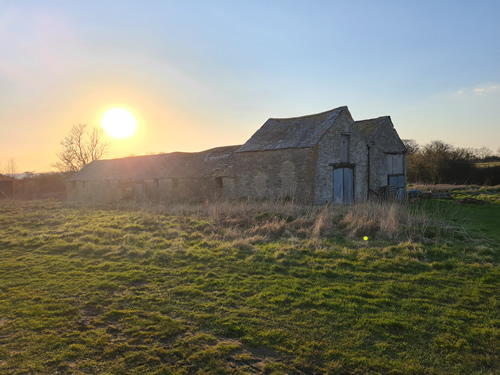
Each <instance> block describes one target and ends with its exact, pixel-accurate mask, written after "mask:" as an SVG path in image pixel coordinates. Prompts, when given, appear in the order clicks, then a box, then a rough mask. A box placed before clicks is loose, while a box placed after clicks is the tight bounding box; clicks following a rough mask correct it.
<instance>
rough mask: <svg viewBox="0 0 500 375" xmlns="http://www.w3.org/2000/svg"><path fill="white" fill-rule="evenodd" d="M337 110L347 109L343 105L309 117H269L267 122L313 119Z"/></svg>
mask: <svg viewBox="0 0 500 375" xmlns="http://www.w3.org/2000/svg"><path fill="white" fill-rule="evenodd" d="M339 109H342V110H346V109H347V106H346V105H343V106H340V107H337V108H333V109H329V110H328V111H323V112H319V113H313V114H310V115H304V116H294V117H270V118H269V119H268V121H269V120H276V121H280V120H294V119H303V118H307V117H314V116H319V115H324V114H325V113H329V112H334V111H337V110H339Z"/></svg>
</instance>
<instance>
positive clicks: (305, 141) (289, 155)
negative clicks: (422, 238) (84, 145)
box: [67, 107, 406, 204]
mask: <svg viewBox="0 0 500 375" xmlns="http://www.w3.org/2000/svg"><path fill="white" fill-rule="evenodd" d="M405 152H406V150H405V148H404V145H403V143H402V142H401V140H400V138H399V136H398V135H397V133H396V131H395V129H394V127H393V125H392V122H391V120H390V118H389V117H380V118H377V119H372V120H365V121H358V122H355V121H354V120H353V118H352V116H351V114H350V112H349V110H348V108H347V107H339V108H335V109H333V110H330V111H327V112H322V113H319V114H314V115H309V116H302V117H294V118H284V119H283V118H271V119H269V120H267V121H266V122H265V123H264V125H263V126H262V127H261V128H260V129H259V130H257V132H255V134H254V135H253V136H252V137H251V138H250V139H249V140H248V141H247V142H246V143H245V144H243V145H239V146H227V147H219V148H215V149H211V150H207V151H203V152H197V153H181V152H175V153H170V154H160V155H147V156H134V157H128V158H122V159H112V160H98V161H94V162H92V163H90V164H88V165H87V166H85V167H84V168H82V170H81V171H80V172H78V173H76V174H75V175H74V176H73V177H72V178H71V179H69V180H68V182H67V190H68V198H69V199H102V200H110V199H127V198H130V199H137V200H138V199H165V200H206V199H209V200H215V199H258V200H262V199H293V200H296V201H300V202H305V203H314V204H324V203H328V202H334V203H340V204H350V203H353V202H355V201H360V200H365V199H367V198H369V197H370V196H380V194H387V193H388V192H389V193H390V194H393V195H397V196H398V197H400V198H404V196H405V186H406V159H405Z"/></svg>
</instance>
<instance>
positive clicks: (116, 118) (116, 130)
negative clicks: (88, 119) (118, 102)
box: [101, 108, 137, 138]
mask: <svg viewBox="0 0 500 375" xmlns="http://www.w3.org/2000/svg"><path fill="white" fill-rule="evenodd" d="M101 125H102V127H103V129H104V130H105V131H106V133H108V134H109V135H110V136H112V137H115V138H125V137H130V136H131V135H132V134H134V133H135V130H136V128H137V121H136V119H135V117H134V115H132V113H130V112H129V111H127V110H126V109H123V108H112V109H109V110H107V111H106V112H105V113H104V115H103V116H102V118H101Z"/></svg>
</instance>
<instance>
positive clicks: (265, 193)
mask: <svg viewBox="0 0 500 375" xmlns="http://www.w3.org/2000/svg"><path fill="white" fill-rule="evenodd" d="M316 158H317V154H316V152H315V150H314V149H313V148H296V149H283V150H269V151H253V152H241V153H237V154H236V165H237V177H236V179H235V189H234V191H233V194H234V198H249V199H273V198H292V199H295V200H298V201H301V202H313V182H314V179H315V173H316V168H315V163H316Z"/></svg>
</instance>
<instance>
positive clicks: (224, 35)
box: [0, 0, 500, 172]
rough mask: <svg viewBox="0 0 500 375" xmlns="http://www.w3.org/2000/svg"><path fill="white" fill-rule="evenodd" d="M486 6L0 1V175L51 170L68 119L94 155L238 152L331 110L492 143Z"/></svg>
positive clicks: (495, 86) (494, 119)
mask: <svg viewBox="0 0 500 375" xmlns="http://www.w3.org/2000/svg"><path fill="white" fill-rule="evenodd" d="M499 17H500V0H478V1H468V0H467V1H462V0H440V1H435V0H432V1H428V0H419V1H409V0H395V1H388V0H387V1H386V0H379V1H372V0H366V1H358V0H350V1H334V0H331V1H319V0H317V1H314V0H311V1H304V0H301V1H294V0H287V1H280V0H262V1H261V0H252V1H251V0H247V1H243V0H210V1H206V0H203V1H196V0H177V1H171V0H162V1H160V0H158V1H155V0H149V1H139V0H134V1H131V0H115V1H113V0H86V1H76V0H60V1H55V0H43V1H41V0H0V172H1V171H2V169H3V170H4V171H5V169H6V167H7V163H8V161H9V160H14V161H15V166H16V170H17V172H24V171H32V172H46V171H51V170H54V167H53V164H54V163H55V162H56V161H57V156H56V155H57V153H58V152H59V151H61V145H60V142H61V141H62V139H63V138H64V137H65V136H66V135H67V134H68V132H69V130H70V128H71V127H72V126H73V125H75V124H80V123H84V124H88V125H89V126H100V118H101V117H102V115H103V113H104V112H105V111H106V110H107V109H109V108H113V107H123V108H126V109H128V110H130V111H131V112H132V113H133V114H134V116H135V117H136V118H137V122H138V130H137V133H136V134H135V135H134V136H131V137H129V138H124V139H115V138H111V137H109V139H108V141H109V142H110V145H111V146H110V149H109V151H108V153H107V154H106V158H114V157H124V156H129V155H143V154H150V153H160V152H173V151H201V150H205V149H209V148H212V147H217V146H224V145H236V144H242V143H244V142H245V141H246V140H247V139H248V138H249V137H250V136H251V135H252V134H253V133H254V132H255V131H256V130H257V129H258V128H259V127H260V126H262V124H264V122H265V121H266V120H267V119H268V118H270V117H295V116H302V115H308V114H313V113H319V112H324V111H327V110H330V109H333V108H336V107H339V106H344V105H347V106H348V107H349V110H350V112H351V114H352V116H353V118H354V119H355V120H363V119H368V118H374V117H379V116H385V115H390V116H391V118H392V121H393V123H394V125H395V127H396V130H397V131H398V133H399V135H400V137H401V138H410V139H415V140H416V141H417V142H418V143H420V144H425V143H428V142H430V141H431V140H434V139H440V140H443V141H445V142H448V143H451V144H453V145H454V146H457V147H474V148H479V147H489V148H490V149H492V150H493V151H496V150H498V149H499V147H500V22H498V19H499Z"/></svg>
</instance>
